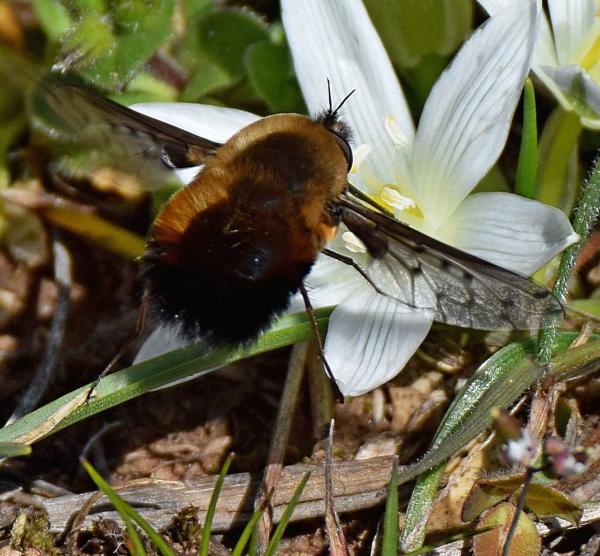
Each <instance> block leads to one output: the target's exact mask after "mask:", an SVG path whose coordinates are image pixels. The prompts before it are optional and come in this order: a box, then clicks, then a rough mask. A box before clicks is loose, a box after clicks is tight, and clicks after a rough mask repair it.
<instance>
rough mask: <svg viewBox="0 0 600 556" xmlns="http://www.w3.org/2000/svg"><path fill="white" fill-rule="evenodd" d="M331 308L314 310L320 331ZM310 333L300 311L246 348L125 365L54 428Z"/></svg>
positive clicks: (53, 405)
mask: <svg viewBox="0 0 600 556" xmlns="http://www.w3.org/2000/svg"><path fill="white" fill-rule="evenodd" d="M331 311H332V308H331V307H329V308H321V309H317V310H316V311H315V314H316V316H317V322H318V324H319V328H320V330H321V333H323V332H324V330H325V329H326V325H327V322H328V319H329V315H330V313H331ZM311 333H312V328H311V325H310V321H309V319H308V317H307V315H306V313H296V314H293V315H288V316H285V317H283V318H281V319H279V320H278V321H277V322H276V323H275V325H274V326H273V328H272V329H271V330H270V331H269V332H267V333H265V334H263V335H262V336H261V337H260V338H259V339H258V340H257V341H256V342H255V343H254V344H252V345H250V346H248V347H246V348H243V349H242V348H240V349H225V348H221V349H214V350H212V351H211V350H208V351H207V347H206V346H205V345H203V344H192V345H189V346H186V347H184V348H181V349H178V350H175V351H172V352H170V353H165V354H163V355H160V356H159V357H155V358H154V359H150V360H148V361H144V362H143V363H138V364H137V365H133V366H131V367H128V368H126V369H122V370H120V371H118V372H116V373H113V374H110V375H108V376H107V377H105V378H103V379H102V380H101V381H100V383H99V384H98V387H97V389H96V390H95V392H94V397H93V399H91V400H90V401H89V402H87V403H85V404H83V405H80V406H79V407H77V409H76V410H75V411H73V412H72V413H71V414H70V415H69V416H68V417H66V418H65V419H64V420H62V421H61V422H60V423H59V424H58V425H57V426H56V427H55V428H54V429H53V431H52V432H55V431H58V430H61V429H63V428H65V427H68V426H69V425H72V424H74V423H77V422H79V421H81V420H83V419H86V418H88V417H90V416H92V415H95V414H97V413H100V412H102V411H105V410H106V409H109V408H110V407H114V406H116V405H119V404H121V403H123V402H126V401H127V400H130V399H132V398H136V397H138V396H141V395H142V394H145V393H147V392H150V391H151V390H154V389H156V388H160V387H161V386H166V385H168V384H172V383H174V382H176V381H179V380H182V379H185V378H186V377H192V376H200V375H202V374H207V373H210V372H212V371H213V370H215V369H217V368H219V367H222V366H223V365H226V364H227V363H232V362H234V361H238V360H240V359H244V358H246V357H250V356H252V355H257V354H259V353H264V352H265V351H270V350H273V349H277V348H280V347H284V346H288V345H291V344H294V343H296V342H299V341H302V340H306V339H308V338H310V337H311ZM89 388H90V385H87V386H82V387H81V388H78V389H77V390H74V391H72V392H69V393H68V394H65V395H64V396H62V397H60V398H58V399H57V400H54V401H53V402H50V403H49V404H47V405H45V406H43V407H40V408H39V409H36V410H35V411H33V412H32V413H29V414H28V415H25V416H23V417H22V418H21V419H19V420H17V421H15V422H14V423H12V424H10V425H8V426H7V427H4V428H3V429H0V442H2V441H6V442H10V441H15V440H16V441H18V439H19V438H20V437H22V436H26V435H28V434H29V433H31V432H32V431H34V430H36V429H37V428H39V427H40V426H42V425H43V424H44V423H45V422H46V421H47V420H48V419H51V418H52V416H53V415H55V414H56V413H57V411H59V410H60V408H63V407H65V406H67V405H68V404H69V403H70V402H72V400H74V399H76V398H77V397H78V396H81V395H82V394H83V393H85V392H87V391H89Z"/></svg>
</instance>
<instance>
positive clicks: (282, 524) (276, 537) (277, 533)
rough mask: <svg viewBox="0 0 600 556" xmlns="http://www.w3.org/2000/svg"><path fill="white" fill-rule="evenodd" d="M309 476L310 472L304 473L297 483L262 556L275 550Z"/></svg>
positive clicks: (266, 555) (271, 554)
mask: <svg viewBox="0 0 600 556" xmlns="http://www.w3.org/2000/svg"><path fill="white" fill-rule="evenodd" d="M309 478H310V472H308V473H306V474H305V475H304V477H302V480H301V481H300V482H299V483H298V486H297V487H296V489H295V490H294V494H292V498H291V500H290V503H289V504H288V505H287V507H286V508H285V511H284V512H283V515H282V516H281V519H280V521H279V523H278V524H277V527H276V528H275V532H274V533H273V536H272V537H271V540H270V542H269V544H268V546H267V549H266V550H265V554H264V556H273V555H274V554H275V551H276V550H277V547H278V546H279V543H280V542H281V538H282V537H283V533H284V532H285V528H286V527H287V525H288V523H289V521H290V518H291V517H292V514H293V513H294V510H295V509H296V506H297V505H298V500H299V499H300V495H301V494H302V491H303V490H304V487H306V483H307V482H308V479H309Z"/></svg>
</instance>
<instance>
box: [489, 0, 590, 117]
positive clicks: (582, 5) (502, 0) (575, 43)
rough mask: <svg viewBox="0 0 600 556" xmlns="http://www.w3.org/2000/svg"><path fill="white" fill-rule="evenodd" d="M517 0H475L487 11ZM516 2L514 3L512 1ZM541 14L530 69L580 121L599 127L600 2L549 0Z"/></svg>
mask: <svg viewBox="0 0 600 556" xmlns="http://www.w3.org/2000/svg"><path fill="white" fill-rule="evenodd" d="M518 1H520V0H478V2H479V3H480V4H481V5H482V6H483V7H484V8H485V9H486V10H487V11H488V13H490V14H494V13H496V12H497V11H498V10H501V9H503V8H504V7H505V6H507V5H509V4H511V3H512V2H518ZM514 5H516V4H514ZM548 6H549V8H550V23H549V22H548V19H547V17H546V15H545V14H542V16H541V21H540V28H539V32H538V37H537V40H536V45H535V51H534V58H533V64H532V69H533V71H534V72H535V74H536V75H537V76H538V77H539V79H540V80H541V81H542V82H543V83H544V84H545V85H546V86H547V87H548V89H549V90H550V91H551V92H552V93H553V94H554V95H555V96H556V98H557V99H558V100H559V102H560V103H561V105H562V106H563V107H564V108H565V109H566V110H574V111H575V112H577V113H578V114H579V116H580V118H581V122H582V124H583V125H585V126H587V127H589V128H593V129H600V14H599V10H600V2H599V1H598V0H548Z"/></svg>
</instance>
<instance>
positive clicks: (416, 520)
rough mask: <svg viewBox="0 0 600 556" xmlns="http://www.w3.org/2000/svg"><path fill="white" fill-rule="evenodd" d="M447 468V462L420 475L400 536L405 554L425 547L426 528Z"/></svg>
mask: <svg viewBox="0 0 600 556" xmlns="http://www.w3.org/2000/svg"><path fill="white" fill-rule="evenodd" d="M445 468H446V463H445V462H444V463H441V464H438V465H436V466H435V467H433V468H431V469H429V470H427V471H425V472H424V473H423V474H422V475H420V476H419V479H418V480H417V482H416V483H415V486H414V488H413V491H412V493H411V495H410V500H409V502H408V507H407V508H406V515H405V516H404V525H403V527H402V534H401V535H400V548H401V549H402V551H403V552H408V551H412V550H415V549H417V548H419V547H421V546H422V545H423V542H424V541H425V534H426V530H425V526H426V525H427V520H428V518H429V513H430V511H431V507H432V505H433V501H434V499H435V496H436V495H437V491H438V485H439V483H440V480H441V478H442V475H443V474H444V469H445Z"/></svg>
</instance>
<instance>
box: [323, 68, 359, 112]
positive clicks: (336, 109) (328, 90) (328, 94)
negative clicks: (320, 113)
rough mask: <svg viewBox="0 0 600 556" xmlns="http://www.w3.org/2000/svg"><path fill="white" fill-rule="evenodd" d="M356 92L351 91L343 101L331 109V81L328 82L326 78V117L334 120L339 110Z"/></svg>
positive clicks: (354, 90)
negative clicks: (327, 105)
mask: <svg viewBox="0 0 600 556" xmlns="http://www.w3.org/2000/svg"><path fill="white" fill-rule="evenodd" d="M355 92H356V89H352V90H351V91H350V92H349V93H348V94H347V95H346V96H345V97H344V98H343V99H342V101H341V102H340V103H339V104H338V105H337V106H336V107H335V108H333V101H332V100H331V81H329V77H328V78H327V99H328V104H329V107H328V108H327V115H328V116H329V117H330V118H332V119H336V118H337V116H338V112H339V111H340V108H341V107H342V106H344V104H345V103H346V101H347V100H348V99H349V98H350V97H351V96H352V95H353V94H354V93H355Z"/></svg>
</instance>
